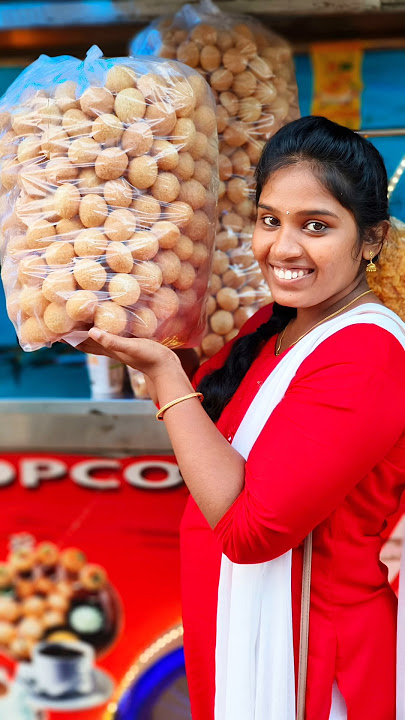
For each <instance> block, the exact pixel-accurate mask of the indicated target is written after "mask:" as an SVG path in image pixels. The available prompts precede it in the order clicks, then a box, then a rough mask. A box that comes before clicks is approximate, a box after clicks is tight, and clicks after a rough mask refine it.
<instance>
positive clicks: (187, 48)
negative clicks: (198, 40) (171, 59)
mask: <svg viewBox="0 0 405 720" xmlns="http://www.w3.org/2000/svg"><path fill="white" fill-rule="evenodd" d="M177 60H178V61H179V62H182V63H184V64H185V65H188V66H189V67H192V68H195V67H197V65H198V63H199V60H200V51H199V49H198V47H197V45H196V44H195V42H193V41H192V40H185V41H184V42H182V43H180V45H179V47H178V48H177Z"/></svg>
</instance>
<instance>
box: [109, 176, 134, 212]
mask: <svg viewBox="0 0 405 720" xmlns="http://www.w3.org/2000/svg"><path fill="white" fill-rule="evenodd" d="M104 200H105V201H106V203H107V205H111V207H117V208H127V207H129V206H130V204H131V202H132V200H133V196H132V188H131V186H130V184H129V183H128V182H127V181H126V180H124V178H120V179H119V180H108V181H107V182H106V184H105V185H104Z"/></svg>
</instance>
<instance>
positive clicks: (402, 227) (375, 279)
mask: <svg viewBox="0 0 405 720" xmlns="http://www.w3.org/2000/svg"><path fill="white" fill-rule="evenodd" d="M391 222H392V227H391V229H390V231H389V233H388V238H387V241H386V243H385V244H384V246H383V249H382V250H381V253H380V257H379V259H378V262H376V271H375V272H374V273H367V280H368V284H369V286H370V289H371V290H372V291H373V292H374V293H375V294H376V295H377V296H378V297H379V298H380V300H382V302H383V303H384V305H386V306H387V307H388V308H390V309H391V310H393V311H394V312H396V313H397V314H398V315H399V317H400V318H402V320H404V321H405V224H404V223H403V222H401V221H400V220H397V219H395V218H391Z"/></svg>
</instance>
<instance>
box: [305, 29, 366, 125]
mask: <svg viewBox="0 0 405 720" xmlns="http://www.w3.org/2000/svg"><path fill="white" fill-rule="evenodd" d="M363 52H364V51H363V46H362V45H361V43H359V42H345V43H342V42H339V43H319V44H318V43H317V44H315V45H313V46H312V47H311V59H312V66H313V72H314V93H313V100H312V114H313V115H323V116H324V117H327V118H329V119H330V120H333V121H334V122H337V123H340V124H341V125H346V127H349V128H352V130H358V129H359V128H360V124H361V91H362V89H363V83H362V79H361V69H362V61H363Z"/></svg>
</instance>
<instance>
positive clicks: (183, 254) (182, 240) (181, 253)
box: [173, 235, 194, 260]
mask: <svg viewBox="0 0 405 720" xmlns="http://www.w3.org/2000/svg"><path fill="white" fill-rule="evenodd" d="M173 250H174V252H175V253H176V255H177V256H178V257H179V258H180V260H189V259H190V258H191V256H192V254H193V250H194V243H193V241H192V240H191V239H190V238H189V237H187V235H180V237H179V239H178V240H177V242H176V244H175V246H174V248H173Z"/></svg>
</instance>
